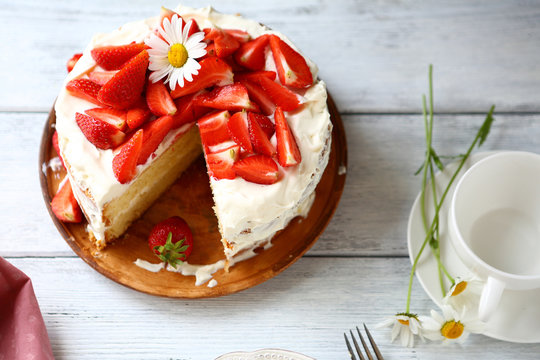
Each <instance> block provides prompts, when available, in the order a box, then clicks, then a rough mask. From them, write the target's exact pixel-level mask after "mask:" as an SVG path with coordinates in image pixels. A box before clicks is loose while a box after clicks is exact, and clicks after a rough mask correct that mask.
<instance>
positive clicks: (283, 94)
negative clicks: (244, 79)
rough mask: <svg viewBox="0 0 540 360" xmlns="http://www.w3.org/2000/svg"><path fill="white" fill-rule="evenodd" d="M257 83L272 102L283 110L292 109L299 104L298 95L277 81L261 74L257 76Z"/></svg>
mask: <svg viewBox="0 0 540 360" xmlns="http://www.w3.org/2000/svg"><path fill="white" fill-rule="evenodd" d="M258 84H259V85H260V86H261V87H262V89H263V90H264V91H265V92H266V94H267V95H268V97H269V98H270V99H271V100H272V102H273V103H274V104H275V105H277V106H280V107H281V108H282V109H283V110H285V111H292V110H295V109H297V108H298V107H299V106H300V100H299V99H298V96H296V94H295V93H293V92H292V91H291V90H289V89H287V88H286V87H284V86H281V85H280V84H278V83H277V82H275V81H272V80H270V79H268V78H267V77H264V76H261V77H259V78H258Z"/></svg>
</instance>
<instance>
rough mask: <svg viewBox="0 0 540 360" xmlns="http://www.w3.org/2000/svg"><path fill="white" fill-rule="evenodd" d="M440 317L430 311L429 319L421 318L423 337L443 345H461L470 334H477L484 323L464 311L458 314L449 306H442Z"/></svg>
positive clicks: (480, 331) (481, 329)
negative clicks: (440, 342)
mask: <svg viewBox="0 0 540 360" xmlns="http://www.w3.org/2000/svg"><path fill="white" fill-rule="evenodd" d="M441 310H442V315H441V314H439V313H438V312H436V311H435V310H431V317H427V316H422V317H421V319H420V321H422V324H423V326H424V336H425V337H426V338H428V339H430V340H434V341H442V343H443V345H448V344H451V343H456V342H457V343H463V342H464V341H465V340H467V338H468V337H469V335H470V334H471V333H474V334H479V333H482V331H483V330H484V323H483V322H482V321H480V320H479V319H478V318H477V317H473V316H470V315H469V313H467V312H466V311H462V312H461V313H458V312H457V311H455V310H454V309H453V308H452V307H451V306H448V305H443V306H442V308H441Z"/></svg>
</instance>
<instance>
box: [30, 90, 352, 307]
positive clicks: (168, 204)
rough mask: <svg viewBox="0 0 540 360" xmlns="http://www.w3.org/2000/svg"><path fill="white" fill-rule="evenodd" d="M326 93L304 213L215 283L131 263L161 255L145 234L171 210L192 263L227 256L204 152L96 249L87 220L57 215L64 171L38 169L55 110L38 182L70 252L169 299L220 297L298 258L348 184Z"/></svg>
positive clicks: (49, 149)
mask: <svg viewBox="0 0 540 360" xmlns="http://www.w3.org/2000/svg"><path fill="white" fill-rule="evenodd" d="M328 99H329V100H328V108H329V111H330V116H331V120H332V123H333V125H334V129H333V132H332V149H331V152H330V159H329V162H328V165H327V167H326V170H325V172H324V174H323V176H322V178H321V181H320V182H319V184H318V186H317V188H316V197H315V202H314V204H313V206H312V208H311V210H310V212H309V214H308V216H307V218H305V219H300V218H296V219H293V220H292V221H291V222H290V223H289V225H288V226H287V227H286V228H285V229H283V230H282V231H281V232H279V233H278V234H276V235H275V236H274V238H273V239H272V244H273V245H272V247H270V248H268V249H266V250H262V249H261V250H260V251H258V252H259V253H258V255H257V256H255V257H252V258H250V259H248V260H245V261H242V262H239V263H237V264H235V265H234V266H232V267H231V268H230V269H229V271H228V272H226V271H225V270H219V271H217V272H216V273H215V274H214V276H213V278H214V279H215V280H216V281H217V285H216V286H214V287H208V286H207V284H203V285H200V286H196V285H195V277H193V276H182V275H180V274H177V273H173V272H169V271H164V270H162V271H160V272H157V273H153V272H150V271H147V270H145V269H142V268H140V267H138V266H136V265H135V264H134V261H135V260H136V259H143V260H147V261H149V262H152V263H158V262H159V260H158V259H157V257H155V256H154V255H153V254H152V252H151V251H150V249H149V247H148V244H147V237H148V234H149V232H150V230H151V228H152V227H153V226H154V225H155V224H156V223H158V222H159V221H161V220H164V219H166V218H168V217H170V216H174V215H177V216H180V217H182V218H184V219H185V220H186V221H187V223H188V224H189V225H190V227H191V229H192V231H193V240H194V245H193V252H192V253H191V256H190V258H189V263H191V264H211V263H214V262H216V261H218V260H221V259H224V258H225V255H224V254H223V247H222V244H221V241H220V234H219V231H218V227H217V219H216V217H215V215H214V211H213V209H212V206H213V200H212V193H211V189H210V185H209V181H208V175H207V173H206V166H205V163H204V158H203V157H202V156H201V157H200V158H199V159H198V160H197V161H195V162H194V163H193V164H192V165H191V167H190V168H189V169H188V170H187V171H185V172H184V174H183V175H182V176H181V177H180V179H178V180H177V181H176V183H174V184H173V185H172V186H171V187H170V188H169V189H168V190H167V191H165V193H164V194H163V195H162V196H161V197H160V198H159V199H158V200H157V201H156V202H155V203H154V204H153V205H152V206H151V207H150V208H149V209H148V210H147V211H146V212H145V213H144V214H143V216H142V217H141V218H140V219H139V220H137V221H136V222H134V223H133V224H132V225H131V226H130V227H129V229H128V230H127V232H126V234H125V235H124V236H123V237H122V238H120V239H118V240H116V242H114V243H113V244H110V245H109V246H107V248H105V249H104V250H101V251H98V250H96V249H95V247H94V246H93V245H92V244H91V243H90V241H89V238H88V233H87V232H86V226H87V223H86V222H85V221H84V222H83V223H80V224H68V223H63V222H61V221H59V220H58V219H57V218H56V217H55V216H54V214H53V213H52V210H51V207H50V202H51V199H52V197H53V196H54V194H55V193H56V191H57V189H58V185H59V183H60V182H61V180H62V179H63V178H64V175H65V171H64V170H61V171H57V172H53V171H52V170H51V169H48V170H47V174H45V173H43V171H41V169H42V164H43V163H48V162H49V160H50V159H51V158H54V157H55V156H57V154H56V152H55V150H54V148H53V146H52V135H53V133H54V124H55V121H56V115H55V112H54V109H53V110H51V112H50V114H49V118H48V121H47V123H46V124H45V129H44V131H43V136H42V139H41V146H40V155H39V169H40V171H39V173H40V182H41V188H42V192H43V198H44V200H45V203H46V205H47V209H48V210H49V213H50V215H51V218H52V220H53V222H54V224H55V225H56V227H57V228H58V230H59V232H60V234H61V235H62V236H63V238H64V239H65V240H66V242H67V243H68V244H69V246H70V247H71V248H72V249H73V251H75V253H76V254H77V255H78V256H79V257H80V258H82V259H83V260H84V261H85V262H86V263H87V264H89V265H90V266H91V267H92V268H94V269H95V270H97V271H98V272H100V273H101V274H103V275H105V276H106V277H108V278H109V279H111V280H114V281H116V282H117V283H119V284H122V285H125V286H127V287H130V288H132V289H135V290H138V291H141V292H144V293H147V294H151V295H159V296H166V297H174V298H207V297H217V296H223V295H228V294H232V293H235V292H238V291H241V290H245V289H248V288H250V287H252V286H255V285H257V284H260V283H262V282H263V281H265V280H268V279H270V278H272V277H274V276H275V275H277V274H279V273H280V272H281V271H283V270H285V269H286V268H287V267H289V266H290V265H291V264H292V263H294V262H295V261H296V260H297V259H298V258H300V257H301V256H302V255H303V254H304V253H305V252H306V251H307V250H308V249H309V248H310V247H311V246H312V245H313V244H314V243H315V241H316V240H317V238H318V237H319V236H320V235H321V234H322V232H323V231H324V229H325V227H326V226H327V224H328V223H329V221H330V219H331V218H332V215H333V214H334V212H335V210H336V208H337V205H338V202H339V199H340V197H341V194H342V192H343V187H344V185H345V177H346V174H345V173H343V172H341V171H339V169H340V167H341V166H344V167H346V166H347V143H346V139H345V130H344V128H343V123H342V121H341V117H340V115H339V112H338V111H337V108H336V106H335V104H334V102H333V100H332V98H331V97H329V98H328Z"/></svg>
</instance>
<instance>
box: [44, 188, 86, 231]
mask: <svg viewBox="0 0 540 360" xmlns="http://www.w3.org/2000/svg"><path fill="white" fill-rule="evenodd" d="M51 210H52V211H53V213H54V215H56V217H57V218H58V220H60V221H63V222H69V223H78V222H81V221H82V211H81V208H80V207H79V204H78V203H77V200H76V199H75V195H73V189H71V183H70V182H69V179H68V178H66V179H65V180H64V182H63V183H62V184H61V186H60V188H59V189H58V192H57V193H56V195H54V197H53V199H52V201H51Z"/></svg>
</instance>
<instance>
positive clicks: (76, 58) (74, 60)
mask: <svg viewBox="0 0 540 360" xmlns="http://www.w3.org/2000/svg"><path fill="white" fill-rule="evenodd" d="M81 56H82V54H81V53H78V54H74V55H73V56H72V57H71V59H69V60H68V62H67V64H66V68H67V72H71V70H73V68H74V67H75V64H77V61H79V59H80V58H81Z"/></svg>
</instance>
